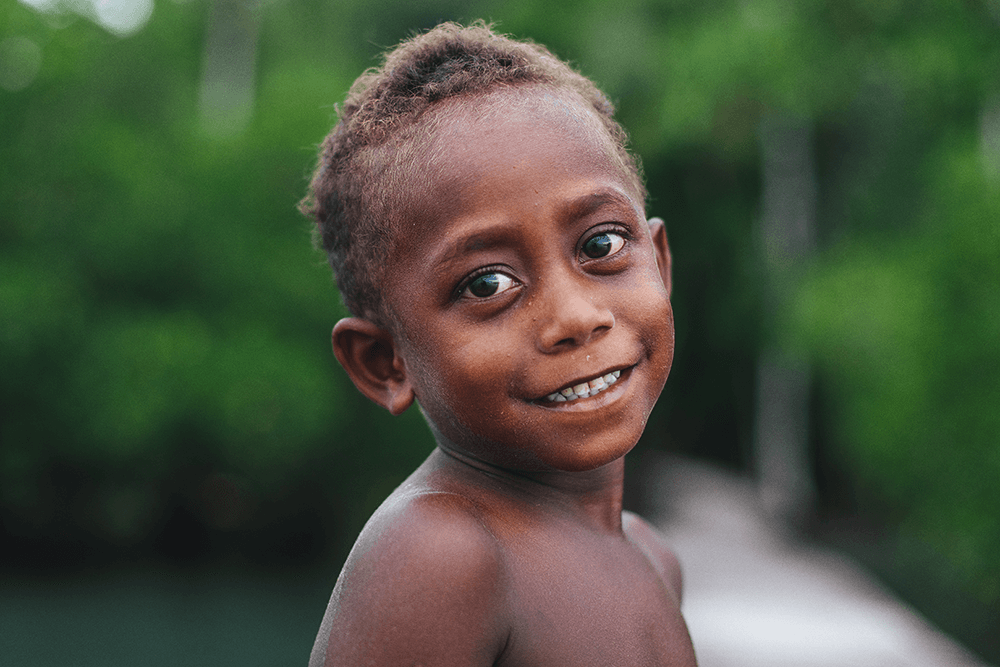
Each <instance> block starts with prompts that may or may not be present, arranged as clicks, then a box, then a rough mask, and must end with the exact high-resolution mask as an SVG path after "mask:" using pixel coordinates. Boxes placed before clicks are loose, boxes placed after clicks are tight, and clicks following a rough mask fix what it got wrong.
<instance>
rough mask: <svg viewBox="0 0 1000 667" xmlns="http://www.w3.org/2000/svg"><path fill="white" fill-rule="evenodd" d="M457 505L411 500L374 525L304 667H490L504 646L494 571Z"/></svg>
mask: <svg viewBox="0 0 1000 667" xmlns="http://www.w3.org/2000/svg"><path fill="white" fill-rule="evenodd" d="M464 503H465V501H464V500H462V499H461V498H458V497H457V496H448V495H429V496H419V497H416V498H411V499H409V500H407V501H406V502H405V503H404V506H403V507H402V508H401V509H397V510H393V509H390V510H388V511H386V512H384V513H382V516H377V517H375V520H374V521H373V522H372V525H370V526H368V527H366V530H365V532H364V533H363V534H362V537H361V538H360V539H359V540H358V544H357V545H356V546H355V549H354V551H352V553H351V556H350V557H349V558H348V562H347V564H346V565H345V566H344V571H343V572H342V573H341V576H340V578H339V579H338V581H337V585H336V588H335V589H334V592H333V597H332V598H331V601H330V606H329V607H328V609H327V613H326V616H325V617H324V619H323V625H322V627H321V630H320V637H318V638H317V647H316V649H314V651H313V657H312V659H311V660H310V667H313V666H314V664H315V665H319V664H323V665H326V666H327V667H333V666H334V665H417V664H422V665H432V664H433V665H478V664H484V665H491V664H493V662H494V660H495V659H496V657H497V655H498V654H499V652H500V651H501V650H502V648H503V643H504V641H505V640H506V633H505V629H504V626H503V624H502V622H501V613H500V612H501V609H502V602H503V597H504V581H503V562H502V559H501V557H500V552H499V549H498V547H497V544H496V541H495V539H494V538H493V536H492V535H491V534H490V533H489V532H488V531H487V530H486V529H485V528H484V527H483V526H482V524H481V523H479V521H478V520H477V519H476V517H475V515H474V514H473V513H471V512H470V511H469V509H468V507H467V506H463V504H464ZM324 640H325V644H326V645H325V650H323V648H324V647H323V646H322V645H323V643H324Z"/></svg>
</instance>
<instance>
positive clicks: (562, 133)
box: [396, 86, 643, 251]
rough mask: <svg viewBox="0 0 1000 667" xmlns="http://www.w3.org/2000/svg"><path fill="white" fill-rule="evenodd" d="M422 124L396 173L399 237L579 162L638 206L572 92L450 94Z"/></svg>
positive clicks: (613, 155) (536, 185)
mask: <svg viewBox="0 0 1000 667" xmlns="http://www.w3.org/2000/svg"><path fill="white" fill-rule="evenodd" d="M421 125H422V127H421V128H420V129H419V131H418V132H416V133H415V134H414V135H413V136H412V137H411V140H410V141H411V142H412V143H411V145H410V146H409V147H408V148H409V150H408V151H406V152H407V153H408V156H407V159H405V162H406V163H407V164H405V165H403V166H402V168H401V169H400V171H399V172H398V174H397V179H396V180H397V183H400V185H401V189H402V190H403V192H402V193H401V194H403V196H402V197H401V199H400V200H399V201H400V204H401V209H402V210H401V211H400V213H401V215H400V218H401V219H402V220H403V221H404V224H403V225H402V226H401V227H402V229H400V232H401V233H402V234H403V235H404V236H405V232H406V230H407V228H410V229H413V228H417V229H419V230H421V231H422V232H429V231H431V230H432V229H433V230H435V231H441V229H440V227H441V222H442V220H443V219H445V218H453V217H456V216H459V215H462V214H463V213H467V212H468V210H469V209H470V208H477V209H480V210H482V209H488V208H489V207H490V206H491V205H496V204H499V203H501V202H500V201H498V199H499V197H498V195H499V194H500V193H501V192H504V191H506V193H507V194H515V193H518V192H520V190H521V189H524V188H530V189H533V190H534V191H536V192H537V193H539V194H544V193H541V192H540V191H539V189H540V188H542V189H544V188H546V187H551V186H552V185H553V184H554V183H555V182H556V181H558V180H559V179H558V178H557V177H558V176H559V175H565V176H568V175H569V172H571V171H576V172H580V170H582V169H584V168H585V169H586V170H587V171H588V172H589V174H590V176H591V177H592V178H597V179H601V180H604V181H607V182H613V183H614V184H616V185H618V186H620V187H621V188H622V189H623V190H625V191H626V192H627V193H628V195H629V196H630V197H632V198H633V199H634V200H635V201H636V202H637V203H638V205H639V207H642V206H643V201H642V194H641V192H642V189H641V184H640V183H639V182H638V180H637V178H636V175H635V173H634V171H632V170H631V169H630V168H629V166H628V165H627V164H626V163H625V161H624V159H623V157H622V154H621V152H620V151H619V147H618V146H617V144H616V143H615V141H614V139H612V137H611V135H610V134H609V132H608V130H607V129H606V128H605V126H604V124H603V122H602V121H601V119H600V118H599V117H598V116H597V114H596V112H595V111H594V110H593V109H592V108H591V107H590V105H589V104H587V103H586V102H585V101H584V100H583V99H582V98H580V97H579V96H578V95H576V94H575V93H573V92H571V91H562V90H551V89H548V88H546V87H543V86H521V87H515V88H506V89H501V90H497V91H492V92H490V93H487V94H485V95H479V96H476V97H471V98H470V97H460V98H452V99H449V100H445V101H444V102H442V103H441V104H440V105H438V106H437V107H435V108H434V109H433V111H432V112H431V114H430V115H429V117H428V118H425V119H424V120H423V121H422V122H421ZM578 175H579V174H578ZM487 183H488V187H484V186H485V185H486V184H487ZM405 245H408V244H405ZM405 245H404V247H403V248H401V250H403V251H405V250H406V247H405Z"/></svg>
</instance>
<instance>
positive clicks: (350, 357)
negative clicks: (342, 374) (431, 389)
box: [333, 317, 414, 415]
mask: <svg viewBox="0 0 1000 667" xmlns="http://www.w3.org/2000/svg"><path fill="white" fill-rule="evenodd" d="M333 354H334V355H335V356H336V357H337V361H339V362H340V365H341V366H343V367H344V370H345V371H347V374H348V375H349V376H350V378H351V381H352V382H354V386H355V387H357V388H358V391H360V392H361V393H362V394H364V395H365V396H367V397H368V398H370V399H371V400H373V401H375V402H376V403H378V404H379V405H381V406H382V407H383V408H385V409H386V410H388V411H389V412H391V413H392V414H394V415H398V414H402V413H403V411H405V410H406V409H407V408H408V407H410V405H412V404H413V398H414V394H413V387H412V386H411V385H410V380H409V377H408V376H407V374H406V365H405V364H404V363H403V358H402V357H400V356H399V354H398V351H397V350H396V344H395V341H394V340H393V338H392V334H390V333H389V332H388V331H386V330H385V329H383V328H382V327H380V326H378V325H376V324H374V323H372V322H370V321H368V320H365V319H361V318H360V317H346V318H344V319H342V320H340V321H339V322H337V325H336V326H334V327H333Z"/></svg>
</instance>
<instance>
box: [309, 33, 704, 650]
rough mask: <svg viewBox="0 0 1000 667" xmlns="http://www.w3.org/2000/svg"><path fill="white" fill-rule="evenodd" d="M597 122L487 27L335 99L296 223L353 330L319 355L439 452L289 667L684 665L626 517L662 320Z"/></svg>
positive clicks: (651, 566) (662, 354) (594, 97)
mask: <svg viewBox="0 0 1000 667" xmlns="http://www.w3.org/2000/svg"><path fill="white" fill-rule="evenodd" d="M612 111H613V109H612V107H611V105H610V103H609V102H608V101H607V99H605V97H604V96H603V95H602V94H601V93H600V92H599V91H598V90H597V89H596V88H595V87H594V85H593V84H592V83H591V82H590V81H589V80H587V79H586V78H584V77H582V76H580V75H579V74H577V73H576V72H574V71H572V70H571V69H570V68H569V67H568V66H567V65H565V64H564V63H562V62H560V61H559V60H557V59H556V58H555V57H554V56H552V55H551V54H550V53H549V52H548V51H547V50H545V49H544V48H543V47H540V46H536V45H534V44H528V43H520V42H515V41H512V40H510V39H507V38H505V37H501V36H498V35H496V34H494V33H493V32H491V31H490V29H489V28H488V27H486V26H484V25H482V24H476V25H474V26H472V27H470V28H462V27H460V26H457V25H454V24H444V25H441V26H438V27H437V28H435V29H434V30H432V31H430V32H429V33H426V34H424V35H421V36H418V37H416V38H414V39H412V40H410V41H408V42H404V43H403V44H402V45H400V46H399V47H397V48H396V49H395V50H394V51H392V52H391V53H390V54H389V55H388V56H387V59H386V62H385V65H384V66H383V67H382V68H381V69H379V70H377V71H369V72H367V73H365V74H364V75H363V76H362V77H361V78H360V79H358V81H357V82H356V83H355V85H354V87H353V88H352V89H351V91H350V93H349V95H348V99H347V102H346V103H345V104H344V106H343V108H342V109H341V113H340V121H339V123H338V124H337V126H336V127H335V128H334V130H333V132H332V133H331V134H330V135H329V136H328V137H327V139H326V141H325V142H324V144H323V148H322V154H321V157H320V161H319V167H318V168H317V170H316V174H315V177H314V178H313V181H312V185H311V191H310V194H309V196H308V197H307V198H306V200H305V201H304V203H303V210H304V211H305V212H306V213H307V214H309V215H311V216H312V217H314V218H315V219H316V221H317V223H318V226H319V230H320V235H321V238H322V242H323V246H324V247H325V249H326V251H327V252H328V254H329V257H330V264H331V265H332V267H333V269H334V272H335V274H336V276H337V280H338V284H339V287H340V290H341V293H342V295H343V298H344V302H345V304H346V305H347V308H348V309H349V310H350V312H351V313H352V314H353V315H354V316H353V317H348V318H346V319H343V320H341V321H340V322H338V323H337V325H336V327H334V330H333V349H334V353H335V354H336V356H337V359H338V360H339V361H340V363H341V364H342V365H343V367H344V369H345V370H346V371H347V374H348V375H349V376H350V378H351V380H353V382H354V384H355V385H356V386H357V388H358V389H359V390H360V391H361V392H362V393H363V394H364V395H365V396H367V397H368V398H370V399H372V400H373V401H375V402H376V403H378V404H379V405H381V406H383V407H385V408H386V409H388V410H389V412H391V413H392V414H394V415H398V414H400V413H401V412H403V411H404V410H406V409H407V408H408V407H409V406H410V405H411V404H412V403H413V402H414V401H415V400H416V401H418V402H419V405H420V410H421V412H422V413H423V415H424V417H425V418H426V420H427V423H428V424H429V425H430V428H431V430H432V432H433V434H434V438H435V440H436V442H437V447H436V448H435V449H434V451H433V452H432V453H431V455H430V456H429V457H428V459H427V460H426V461H425V462H424V463H423V465H421V466H420V467H419V468H418V469H417V470H416V472H414V473H413V474H412V475H410V477H409V478H408V479H407V480H406V481H405V482H403V484H402V485H401V486H400V487H399V488H398V489H396V490H395V491H394V492H393V493H392V495H391V496H389V498H388V499H387V500H386V501H385V502H384V503H383V504H382V506H381V507H379V509H378V510H377V511H376V512H375V515H374V516H373V517H372V518H371V520H370V521H369V522H368V524H367V525H366V526H365V528H364V530H363V531H362V533H361V536H360V537H359V538H358V541H357V543H356V544H355V546H354V549H353V550H352V551H351V554H350V556H349V557H348V559H347V563H346V564H345V566H344V569H343V572H341V574H340V577H339V578H338V580H337V584H336V587H335V588H334V591H333V596H332V598H331V599H330V604H329V607H328V608H327V611H326V616H325V617H324V619H323V623H322V625H321V627H320V631H319V636H318V637H317V640H316V645H315V647H314V648H313V652H312V657H311V660H310V665H315V666H318V665H393V666H398V665H428V666H438V665H456V666H457V665H462V666H468V665H546V666H558V665H566V666H573V667H579V666H583V665H694V664H695V658H694V652H693V649H692V647H691V641H690V639H689V637H688V633H687V629H686V626H685V624H684V620H683V619H682V618H681V614H680V610H679V604H680V595H681V582H680V570H679V567H678V564H677V561H676V559H675V558H674V556H673V555H672V554H671V552H670V551H669V549H668V548H667V547H666V545H665V544H664V543H663V541H662V539H661V537H660V536H659V534H658V533H657V532H656V531H655V530H654V529H653V528H651V527H650V526H649V525H648V524H646V523H645V522H644V521H643V520H642V519H640V518H639V517H638V516H635V515H634V514H630V513H628V512H622V484H623V470H624V467H623V465H624V464H623V457H624V455H625V454H626V453H627V452H628V451H629V450H630V449H632V447H633V446H634V445H635V443H636V441H638V439H639V436H640V435H641V434H642V430H643V428H644V426H645V424H646V419H647V417H648V416H649V413H650V410H652V408H653V404H654V403H655V402H656V399H657V397H658V396H659V395H660V391H661V390H662V388H663V384H664V382H665V381H666V379H667V374H668V372H669V371H670V364H671V361H672V358H673V316H672V313H671V309H670V302H669V294H670V253H669V250H668V247H667V238H666V232H665V231H664V228H663V223H662V221H660V220H658V219H655V218H653V219H650V220H649V221H647V220H646V217H645V213H644V202H645V196H646V193H645V188H644V186H643V183H642V180H641V178H640V175H639V169H638V166H637V164H636V162H635V160H634V159H633V157H632V156H631V155H630V154H629V153H628V152H627V151H626V149H625V146H624V143H625V137H624V133H623V132H622V130H621V128H620V127H619V126H618V125H617V123H616V122H615V121H614V120H613V119H612Z"/></svg>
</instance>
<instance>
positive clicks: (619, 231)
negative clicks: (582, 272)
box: [576, 225, 634, 262]
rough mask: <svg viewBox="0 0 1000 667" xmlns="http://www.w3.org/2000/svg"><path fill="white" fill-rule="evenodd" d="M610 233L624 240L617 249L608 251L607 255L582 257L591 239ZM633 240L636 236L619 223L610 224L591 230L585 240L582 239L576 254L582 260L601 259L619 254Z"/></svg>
mask: <svg viewBox="0 0 1000 667" xmlns="http://www.w3.org/2000/svg"><path fill="white" fill-rule="evenodd" d="M610 234H613V235H615V236H618V237H620V238H621V240H622V243H621V245H620V246H619V247H618V248H617V249H616V250H614V251H612V252H610V253H608V254H607V255H601V256H600V257H588V258H586V259H584V258H583V257H582V255H583V254H584V252H583V249H584V248H585V247H586V245H587V244H588V243H590V241H592V240H593V239H595V238H596V237H598V236H603V235H610ZM633 240H634V237H633V236H632V235H631V234H630V233H629V231H628V230H627V229H624V228H623V227H621V226H619V225H608V226H607V227H598V228H596V229H592V230H590V232H589V233H588V234H587V235H586V236H584V237H583V241H581V243H580V247H579V248H578V249H577V251H576V254H577V257H579V258H580V261H581V262H591V261H596V260H601V259H607V258H610V257H614V256H615V255H617V254H619V253H620V252H621V251H622V250H624V249H625V246H626V245H628V244H629V243H630V242H632V241H633Z"/></svg>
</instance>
